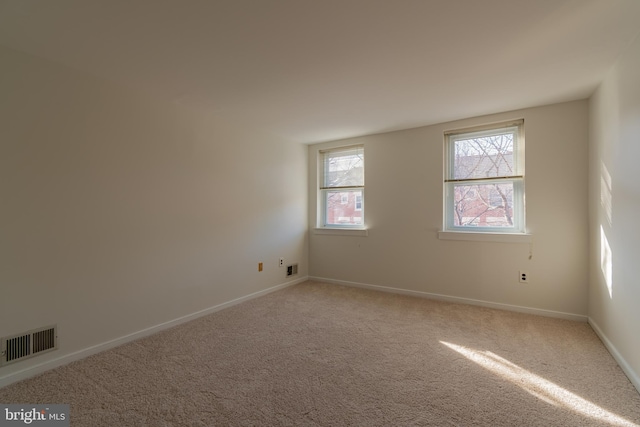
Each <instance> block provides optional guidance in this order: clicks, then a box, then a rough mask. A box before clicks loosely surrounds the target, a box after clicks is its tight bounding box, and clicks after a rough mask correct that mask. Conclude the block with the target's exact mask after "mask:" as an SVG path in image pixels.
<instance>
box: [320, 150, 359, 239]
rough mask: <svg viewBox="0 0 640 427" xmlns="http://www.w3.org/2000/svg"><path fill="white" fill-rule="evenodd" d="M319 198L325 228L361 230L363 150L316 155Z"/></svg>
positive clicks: (333, 151) (328, 152) (330, 151)
mask: <svg viewBox="0 0 640 427" xmlns="http://www.w3.org/2000/svg"><path fill="white" fill-rule="evenodd" d="M320 158H321V162H322V177H321V179H320V196H321V199H322V200H321V204H322V212H323V213H322V222H323V226H325V227H351V228H362V227H363V226H364V204H363V195H364V147H363V146H355V147H343V148H336V149H332V150H327V151H321V152H320Z"/></svg>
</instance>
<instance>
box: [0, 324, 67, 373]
mask: <svg viewBox="0 0 640 427" xmlns="http://www.w3.org/2000/svg"><path fill="white" fill-rule="evenodd" d="M57 330H58V327H57V326H56V325H53V326H47V327H44V328H38V329H32V330H30V331H27V332H24V333H22V334H17V335H12V336H9V337H3V338H2V339H1V341H0V344H1V345H2V349H1V351H0V356H2V357H1V358H0V366H4V365H8V364H10V363H13V362H18V361H20V360H24V359H28V358H29V357H33V356H38V355H40V354H42V353H46V352H48V351H52V350H55V349H57V348H58V339H57V338H58V336H57Z"/></svg>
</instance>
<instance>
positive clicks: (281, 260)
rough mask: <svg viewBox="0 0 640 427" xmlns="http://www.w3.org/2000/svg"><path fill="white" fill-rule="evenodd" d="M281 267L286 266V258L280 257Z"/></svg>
mask: <svg viewBox="0 0 640 427" xmlns="http://www.w3.org/2000/svg"><path fill="white" fill-rule="evenodd" d="M278 266H280V267H284V258H282V257H280V263H279V264H278Z"/></svg>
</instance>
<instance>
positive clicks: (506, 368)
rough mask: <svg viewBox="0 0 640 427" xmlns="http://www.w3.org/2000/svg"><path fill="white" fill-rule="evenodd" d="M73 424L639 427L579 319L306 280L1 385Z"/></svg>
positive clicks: (617, 377)
mask: <svg viewBox="0 0 640 427" xmlns="http://www.w3.org/2000/svg"><path fill="white" fill-rule="evenodd" d="M0 402H2V403H68V404H70V405H71V425H72V426H214V425H215V426H240V425H241V426H278V425H284V426H300V425H303V426H316V425H317V426H347V425H357V426H431V425H433V426H603V425H617V426H636V425H640V395H639V394H638V393H637V391H636V390H635V388H633V386H632V385H631V383H630V382H629V380H628V379H627V378H626V377H625V375H624V374H623V372H622V371H621V369H620V368H619V367H618V366H617V364H616V362H615V361H614V360H613V358H612V357H611V355H610V354H609V353H608V352H607V350H606V349H605V347H604V346H603V345H602V343H601V342H600V341H599V339H598V337H597V336H596V335H595V333H594V332H593V331H592V330H591V328H590V327H589V325H587V324H585V323H577V322H571V321H565V320H558V319H551V318H545V317H537V316H532V315H526V314H519V313H512V312H506V311H499V310H492V309H487V308H482V307H475V306H467V305H459V304H450V303H444V302H438V301H430V300H425V299H418V298H412V297H407V296H399V295H392V294H388V293H380V292H374V291H369V290H363V289H354V288H347V287H341V286H335V285H329V284H322V283H314V282H307V283H303V284H300V285H296V286H293V287H290V288H287V289H284V290H282V291H278V292H275V293H272V294H269V295H267V296H264V297H261V298H258V299H255V300H251V301H248V302H245V303H243V304H240V305H237V306H234V307H231V308H229V309H226V310H223V311H220V312H217V313H214V314H212V315H209V316H206V317H202V318H200V319H198V320H195V321H192V322H190V323H187V324H184V325H181V326H178V327H176V328H173V329H170V330H168V331H164V332H162V333H159V334H156V335H153V336H151V337H148V338H145V339H141V340H138V341H135V342H132V343H129V344H126V345H123V346H121V347H118V348H115V349H113V350H110V351H107V352H104V353H101V354H97V355H95V356H91V357H89V358H87V359H84V360H81V361H78V362H74V363H71V364H69V365H67V366H64V367H61V368H58V369H55V370H52V371H49V372H46V373H44V374H42V375H40V376H38V377H35V378H32V379H29V380H26V381H23V382H20V383H16V384H12V385H10V386H8V387H5V388H3V389H0Z"/></svg>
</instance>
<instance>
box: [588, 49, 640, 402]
mask: <svg viewBox="0 0 640 427" xmlns="http://www.w3.org/2000/svg"><path fill="white" fill-rule="evenodd" d="M639 76H640V38H637V39H636V40H635V42H634V43H633V44H632V45H631V46H629V48H628V49H627V51H626V53H625V54H623V55H622V56H621V58H619V60H618V62H617V63H616V65H615V66H614V67H613V68H612V69H611V70H610V72H609V73H608V75H607V77H606V79H605V80H604V82H603V83H602V84H601V85H600V87H599V88H598V90H597V91H596V92H595V94H594V95H593V97H592V98H591V100H590V103H589V107H590V110H589V112H590V117H589V119H590V163H589V165H590V170H589V178H590V192H589V195H590V210H589V213H590V232H591V252H590V261H591V263H590V265H591V275H590V279H591V280H590V287H589V318H590V322H591V324H592V325H593V326H594V327H595V328H596V329H597V330H598V331H599V333H600V334H601V337H602V338H603V340H604V341H605V343H607V345H608V346H609V348H610V350H611V351H612V353H614V355H615V356H616V357H617V358H618V361H619V362H620V364H621V366H622V367H623V369H625V371H626V373H627V375H628V376H629V377H630V378H631V380H632V381H633V382H634V385H635V386H636V388H638V390H640V309H639V308H638V304H639V303H640V276H639V275H638V270H637V267H638V264H639V261H640V250H639V249H638V244H639V242H640V78H639ZM607 174H608V175H610V177H611V179H610V184H611V187H610V188H608V187H609V184H607V181H609V179H608V178H606V175H607ZM603 178H604V181H605V184H604V185H603V183H602V181H603ZM609 191H610V200H611V203H610V206H611V208H610V209H609V208H608V207H606V206H607V205H608V202H607V200H608V199H609V195H608V194H607V193H609ZM608 212H610V214H609V213H608ZM603 232H604V236H605V238H606V240H607V241H608V243H609V247H610V254H611V258H610V259H611V262H610V267H611V271H612V275H611V279H612V280H610V281H609V283H607V280H606V279H605V274H604V273H603V268H602V264H603V263H602V258H601V249H602V247H603V241H604V239H602V238H601V234H602V233H603ZM604 264H605V267H604V271H606V269H607V267H606V264H607V262H606V261H605V263H604ZM609 289H610V290H611V291H609Z"/></svg>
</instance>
